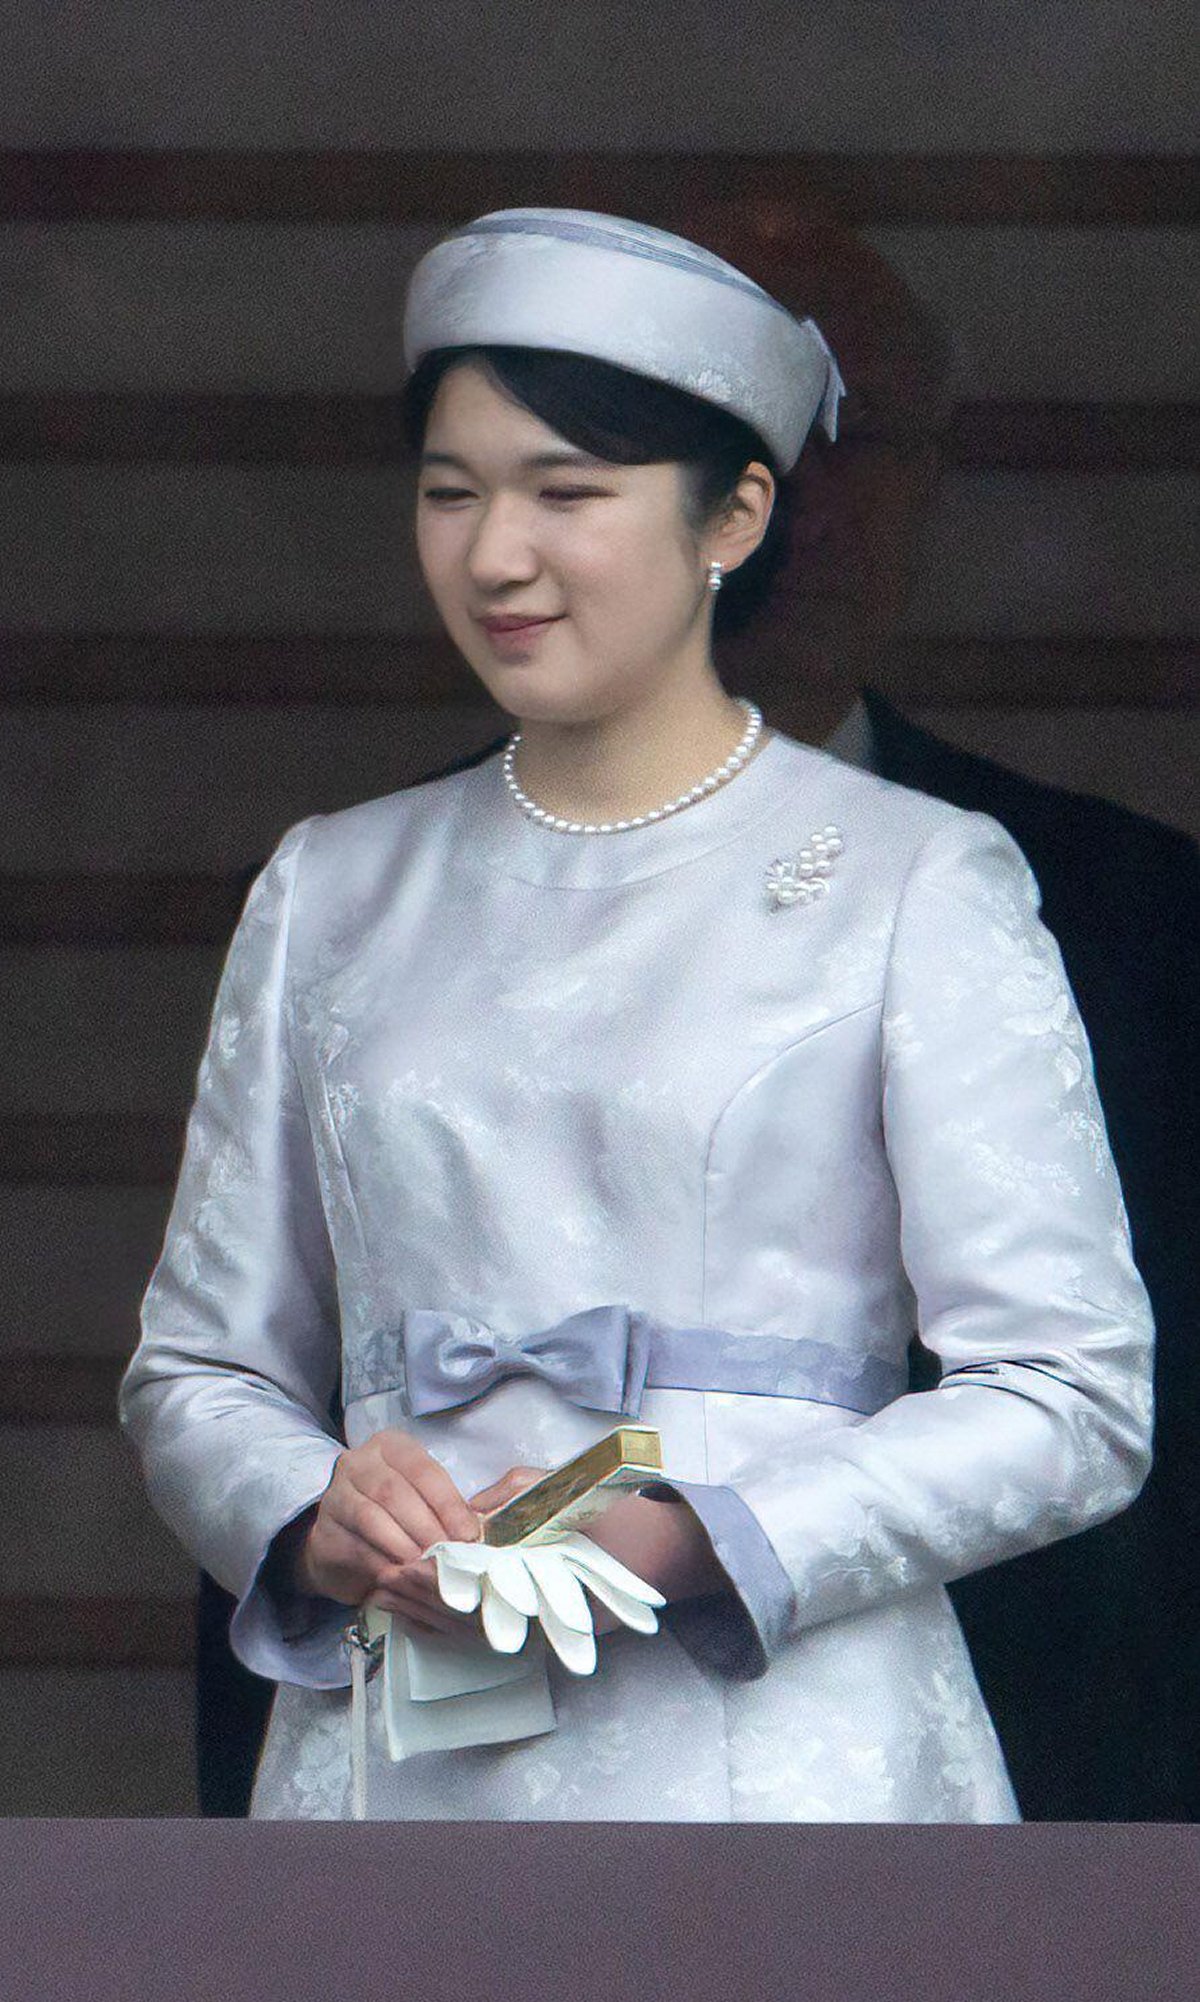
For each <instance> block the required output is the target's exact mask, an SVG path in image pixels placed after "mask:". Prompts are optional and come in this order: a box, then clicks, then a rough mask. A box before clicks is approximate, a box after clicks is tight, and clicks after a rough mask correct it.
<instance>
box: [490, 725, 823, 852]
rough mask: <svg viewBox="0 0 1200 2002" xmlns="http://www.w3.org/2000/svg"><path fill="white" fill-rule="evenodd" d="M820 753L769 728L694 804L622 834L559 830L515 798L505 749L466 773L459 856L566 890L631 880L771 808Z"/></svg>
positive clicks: (726, 835)
mask: <svg viewBox="0 0 1200 2002" xmlns="http://www.w3.org/2000/svg"><path fill="white" fill-rule="evenodd" d="M821 755H822V754H821V753H820V752H816V751H814V750H812V747H810V746H807V745H804V744H801V743H800V742H799V741H798V740H797V739H795V738H792V737H788V736H785V735H784V734H783V732H781V731H779V730H774V729H773V734H772V735H771V737H770V738H769V739H768V741H767V742H766V743H765V744H764V745H763V746H762V749H761V750H759V751H758V752H756V754H755V756H754V757H753V758H751V760H750V762H749V763H748V764H746V765H743V767H742V769H741V771H740V772H737V773H735V775H734V776H733V778H731V779H729V780H728V781H727V782H726V784H725V785H722V786H718V788H717V790H716V791H715V792H712V793H709V794H708V796H707V797H706V798H705V799H701V800H697V801H696V803H695V805H694V806H688V807H683V808H682V809H681V810H680V811H679V812H678V813H673V814H669V815H668V816H667V818H666V819H665V820H656V821H652V822H651V823H650V825H649V826H648V827H630V828H625V829H623V830H622V831H621V832H620V833H619V834H564V833H561V832H559V831H556V830H555V829H553V828H547V827H543V826H542V825H541V823H540V822H538V821H536V820H533V819H531V818H530V816H529V815H528V814H527V813H526V812H524V810H523V809H522V808H521V807H519V806H518V805H517V802H516V801H515V800H514V799H513V797H512V795H511V793H510V792H509V790H508V787H507V785H506V784H505V782H504V772H503V769H502V757H503V752H502V751H497V752H495V753H494V755H493V756H492V757H490V758H487V759H485V760H484V762H483V763H482V764H479V765H475V766H473V767H472V769H471V770H470V771H469V772H468V773H467V774H465V783H464V786H463V796H462V799H463V810H464V824H463V826H462V832H461V845H460V850H459V852H460V855H461V856H462V857H463V858H464V859H465V858H466V857H468V856H470V857H472V858H475V859H476V860H478V861H479V862H480V863H481V864H482V865H483V866H484V867H486V868H488V869H491V870H494V871H496V872H498V873H499V874H501V875H507V876H516V877H519V878H520V879H521V880H522V881H524V882H527V883H543V884H555V885H558V886H559V887H561V888H564V889H591V888H597V887H602V886H604V885H606V884H611V883H630V882H636V881H638V880H639V879H640V878H642V877H645V876H657V875H660V874H662V873H663V872H664V871H665V870H668V869H675V868H678V867H679V866H680V865H681V864H683V863H685V862H690V861H692V860H694V858H695V857H696V856H699V855H704V854H707V853H708V852H709V851H710V850H711V849H714V848H719V847H721V846H723V845H724V843H725V842H727V841H729V840H731V839H732V838H733V837H734V836H735V835H736V834H738V833H740V831H741V830H742V828H744V827H746V826H747V825H749V824H750V823H751V822H752V821H754V820H756V819H757V818H759V817H760V816H761V815H763V814H766V813H769V812H771V811H773V810H774V809H775V808H776V807H777V806H778V805H779V803H780V801H781V800H782V799H783V798H785V797H786V796H787V794H788V793H789V792H790V791H791V790H792V789H793V787H794V786H795V785H796V784H798V783H799V782H800V780H801V778H802V776H803V775H804V772H805V771H806V769H807V762H808V758H809V756H815V757H820V756H821Z"/></svg>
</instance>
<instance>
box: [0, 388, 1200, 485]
mask: <svg viewBox="0 0 1200 2002" xmlns="http://www.w3.org/2000/svg"><path fill="white" fill-rule="evenodd" d="M944 452H945V459H946V463H947V464H948V465H950V466H956V467H960V468H965V469H969V470H971V471H985V470H987V469H988V468H990V467H1002V468H1005V469H1007V470H1010V471H1011V470H1019V471H1030V472H1038V471H1045V470H1050V469H1054V470H1058V471H1064V472H1107V471H1113V472H1176V471H1184V470H1187V469H1188V468H1190V467H1194V466H1196V465H1197V464H1200V403H1107V404H1096V403H1045V402H1019V403H1018V402H1007V403H987V402H985V403H968V404H964V405H963V406H961V407H960V408H959V410H958V411H957V412H956V413H955V415H954V417H953V419H952V421H951V425H950V429H949V432H948V434H947V436H946V438H945V442H944ZM406 457H407V454H406V451H405V447H404V442H403V434H402V426H401V418H400V406H399V401H398V399H397V398H396V397H394V396H374V397H372V396H266V395H259V394H254V395H250V396H233V395H226V396H120V395H67V394H56V395H7V396H0V461H7V462H8V463H10V464H52V465H61V464H68V465H76V464H96V463H99V464H126V463H130V462H141V463H154V464H160V465H163V464H166V465H183V466H201V465H259V466H272V465H291V466H349V465H396V464H401V463H404V462H405V460H406Z"/></svg>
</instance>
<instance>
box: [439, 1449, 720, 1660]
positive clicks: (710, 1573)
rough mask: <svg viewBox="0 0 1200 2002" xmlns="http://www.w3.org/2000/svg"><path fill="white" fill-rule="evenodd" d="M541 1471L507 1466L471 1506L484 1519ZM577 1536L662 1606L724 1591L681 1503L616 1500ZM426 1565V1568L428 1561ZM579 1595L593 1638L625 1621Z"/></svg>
mask: <svg viewBox="0 0 1200 2002" xmlns="http://www.w3.org/2000/svg"><path fill="white" fill-rule="evenodd" d="M545 1471H546V1470H545V1468H544V1467H510V1468H509V1470H508V1472H507V1473H506V1474H504V1475H502V1477H501V1478H500V1480H498V1481H496V1482H495V1483H494V1484H493V1485H492V1486H491V1487H489V1488H481V1489H480V1491H479V1493H478V1494H474V1495H472V1496H471V1506H472V1508H478V1509H481V1510H483V1511H484V1512H485V1513H488V1514H490V1513H491V1511H492V1510H493V1509H497V1508H500V1507H501V1506H502V1504H503V1503H504V1502H506V1501H511V1500H512V1497H513V1496H514V1495H517V1494H520V1493H521V1492H522V1490H523V1489H525V1488H527V1487H528V1486H529V1485H530V1483H531V1482H532V1481H536V1480H539V1479H540V1478H541V1476H542V1474H543V1473H544V1472H545ZM583 1534H584V1535H585V1536H588V1537H590V1538H591V1540H592V1542H593V1543H596V1544H598V1545H599V1546H600V1548H601V1550H607V1551H608V1553H609V1555H610V1556H612V1557H615V1558H617V1559H618V1560H619V1561H620V1562H621V1563H622V1564H627V1565H628V1566H629V1569H630V1570H631V1571H633V1572H635V1573H636V1575H637V1576H638V1577H639V1578H644V1579H645V1581H646V1583H647V1584H648V1585H653V1586H655V1587H656V1588H657V1590H658V1591H660V1592H661V1593H662V1594H663V1597H664V1598H665V1599H667V1600H668V1601H670V1600H671V1599H686V1598H691V1597H693V1596H694V1595H695V1594H698V1593H702V1592H720V1591H724V1590H727V1589H728V1587H729V1583H730V1581H729V1577H728V1574H727V1573H726V1572H725V1571H724V1570H723V1569H722V1567H721V1565H720V1564H719V1563H718V1562H717V1559H716V1557H715V1555H714V1553H713V1548H712V1545H711V1543H710V1542H709V1540H708V1532H707V1530H706V1529H705V1528H704V1525H703V1524H702V1523H701V1522H700V1520H699V1518H698V1517H697V1516H695V1515H693V1513H692V1511H691V1509H690V1508H688V1507H686V1505H684V1504H682V1503H678V1502H662V1501H654V1500H651V1499H650V1497H649V1496H646V1495H622V1496H621V1497H620V1498H619V1499H618V1500H616V1501H613V1502H610V1503H609V1505H608V1507H607V1508H606V1509H605V1511H604V1513H603V1514H602V1515H599V1516H596V1517H595V1518H594V1519H593V1520H592V1521H591V1522H589V1523H588V1524H587V1526H586V1528H585V1529H584V1530H583ZM428 1561H429V1564H430V1568H431V1569H432V1568H433V1560H432V1558H431V1559H429V1560H428ZM434 1590H435V1591H436V1590H437V1585H436V1581H435V1583H434ZM584 1590H585V1592H587V1597H588V1603H589V1605H590V1606H591V1609H592V1623H593V1626H594V1629H595V1631H596V1633H597V1634H608V1633H612V1632H614V1631H615V1629H616V1628H617V1627H623V1626H624V1624H625V1622H624V1621H623V1620H621V1619H618V1617H617V1615H616V1614H615V1613H614V1612H612V1611H610V1609H609V1607H607V1606H606V1605H604V1604H603V1603H602V1601H601V1600H599V1599H597V1598H596V1596H595V1594H594V1593H592V1592H590V1591H588V1589H587V1587H586V1586H584Z"/></svg>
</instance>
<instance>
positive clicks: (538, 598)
mask: <svg viewBox="0 0 1200 2002" xmlns="http://www.w3.org/2000/svg"><path fill="white" fill-rule="evenodd" d="M436 455H442V456H441V457H439V456H436ZM542 455H547V456H549V457H552V458H553V459H554V460H556V461H558V463H554V464H547V463H542V464H538V463H535V462H536V461H537V460H538V459H539V458H540V457H541V456H542ZM447 457H448V458H449V459H450V460H452V461H453V463H447V462H446V459H447ZM682 502H683V470H682V468H681V467H680V466H679V465H678V464H677V463H676V462H674V461H670V462H667V463H665V464H658V465H649V466H619V465H613V464H611V463H610V462H608V461H606V460H600V459H589V458H588V457H587V456H586V455H585V454H581V453H580V452H579V451H578V449H577V448H576V447H575V446H573V445H571V444H570V443H569V441H568V440H566V439H564V438H563V437H561V436H560V435H559V434H558V433H557V432H556V431H552V430H551V429H550V428H549V426H548V425H546V424H543V423H542V422H541V420H540V419H539V418H537V417H535V416H533V415H532V413H531V412H530V411H528V410H526V409H524V408H523V407H522V406H521V405H520V404H518V403H514V402H513V401H512V400H511V399H510V398H509V397H508V396H507V395H506V394H505V393H504V392H503V391H502V390H500V389H499V388H498V387H496V385H495V384H494V382H493V380H492V378H491V376H490V375H489V374H487V373H486V372H485V370H484V369H483V368H482V367H481V366H479V365H478V364H477V363H459V364H458V365H457V366H455V367H453V368H451V369H450V370H448V371H447V373H446V374H445V375H444V376H443V378H442V380H441V382H440V383H439V385H438V390H437V395H436V397H435V400H434V403H433V406H432V409H431V411H430V414H429V422H428V425H427V428H426V435H425V450H424V455H423V457H422V462H421V475H420V483H419V486H418V498H417V552H418V555H419V558H420V563H421V569H422V572H423V574H424V577H425V581H426V584H427V585H428V587H429V591H430V593H431V595H432V597H433V599H434V602H435V604H436V606H437V609H438V611H439V613H440V615H441V617H442V620H443V622H444V624H445V627H446V630H447V632H448V633H449V635H450V638H451V639H452V640H453V642H454V644H455V645H456V646H457V647H458V648H459V650H460V652H461V653H462V654H463V656H464V658H465V659H466V660H467V662H468V663H469V665H470V666H471V667H472V668H473V670H474V672H475V673H476V674H477V675H478V676H479V679H480V680H481V681H482V682H483V684H484V686H485V687H486V688H487V690H488V692H489V694H490V695H491V696H492V697H493V698H494V700H495V701H496V702H498V703H499V704H500V705H501V707H503V708H504V709H506V710H508V711H509V712H510V714H512V715H514V716H518V717H528V718H530V719H537V718H542V719H548V720H554V721H563V722H573V721H574V722H582V721H588V720H591V719H595V718H599V717H602V716H606V715H609V714H611V713H612V712H613V711H614V710H616V709H619V708H621V707H623V706H625V705H626V704H627V703H628V702H629V701H630V700H636V698H637V697H638V695H639V694H640V693H641V692H643V691H644V690H646V689H648V687H649V686H650V684H651V683H655V684H657V683H658V681H659V679H660V677H663V676H665V675H668V674H670V673H671V672H672V671H673V670H674V669H675V668H680V669H686V667H687V664H688V663H689V661H691V660H692V659H695V661H696V662H697V663H701V664H702V663H704V662H706V661H707V659H708V628H709V623H710V621H709V615H708V610H707V605H708V593H707V590H706V584H707V563H708V560H709V554H710V552H709V551H708V550H707V549H697V548H696V547H695V544H694V541H693V539H692V538H691V537H690V535H689V533H688V529H687V526H686V523H685V520H684V516H683V510H682ZM711 553H712V554H715V555H720V554H721V553H722V552H721V550H720V548H719V546H718V545H717V544H716V543H714V548H713V551H712V552H711ZM505 616H522V617H540V618H547V619H551V620H553V622H554V623H552V624H549V625H545V626H542V627H540V628H538V629H537V630H535V631H534V632H532V633H530V634H525V635H520V634H518V635H516V636H514V637H513V638H511V639H509V640H507V641H503V640H500V639H498V638H496V637H494V636H493V635H492V634H490V633H489V632H488V630H487V628H486V626H485V625H484V624H483V623H482V621H483V620H485V619H487V618H494V617H505Z"/></svg>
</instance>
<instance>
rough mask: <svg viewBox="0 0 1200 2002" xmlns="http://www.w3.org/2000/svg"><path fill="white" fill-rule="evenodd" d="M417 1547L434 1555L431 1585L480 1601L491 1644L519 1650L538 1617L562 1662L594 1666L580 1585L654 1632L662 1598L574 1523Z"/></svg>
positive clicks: (454, 1598)
mask: <svg viewBox="0 0 1200 2002" xmlns="http://www.w3.org/2000/svg"><path fill="white" fill-rule="evenodd" d="M421 1554H422V1556H424V1557H433V1558H434V1559H435V1560H436V1563H437V1581H438V1591H439V1592H440V1593H441V1595H442V1598H443V1599H444V1601H445V1603H446V1604H447V1605H448V1606H452V1607H454V1609H455V1611H456V1612H460V1613H473V1612H474V1611H475V1609H476V1607H478V1606H480V1605H482V1608H483V1630H484V1633H485V1634H486V1636H487V1639H488V1641H489V1642H490V1644H491V1646H492V1647H493V1648H496V1649H497V1650H498V1651H499V1652H500V1653H501V1654H516V1653H518V1652H519V1650H520V1649H521V1648H522V1647H523V1646H524V1644H525V1636H526V1634H527V1633H528V1631H529V1622H530V1620H531V1619H538V1620H540V1621H541V1625H542V1630H543V1632H544V1633H545V1636H546V1639H547V1640H548V1641H549V1643H550V1645H551V1647H552V1648H553V1649H554V1652H555V1654H556V1655H557V1656H558V1658H559V1660H560V1661H561V1662H562V1664H563V1667H564V1668H569V1669H570V1670H572V1672H573V1673H574V1674H576V1675H591V1674H592V1673H593V1672H594V1670H595V1667H596V1635H595V1629H594V1627H593V1624H592V1612H591V1608H590V1606H589V1605H588V1602H587V1598H586V1596H585V1594H584V1591H583V1586H584V1585H586V1586H588V1588H589V1589H590V1590H591V1591H592V1592H594V1593H595V1595H596V1597H597V1598H598V1599H599V1600H600V1601H601V1603H602V1604H603V1605H605V1606H607V1607H608V1609H609V1611H610V1612H613V1613H615V1614H616V1615H617V1618H618V1619H619V1620H622V1621H623V1622H624V1624H625V1625H626V1626H627V1627H634V1628H635V1629H636V1630H637V1632H638V1633H643V1634H653V1633H657V1632H658V1620H657V1618H656V1617H655V1615H654V1612H653V1611H652V1608H653V1607H655V1606H665V1605H666V1603H667V1602H666V1600H665V1599H664V1597H663V1595H662V1593H661V1592H659V1591H657V1590H656V1589H655V1587H654V1586H653V1585H648V1584H647V1583H646V1581H645V1579H644V1578H639V1577H638V1576H637V1574H636V1573H635V1572H633V1571H630V1570H629V1569H628V1567H627V1566H626V1565H624V1564H622V1563H620V1562H619V1560H618V1559H617V1558H615V1557H613V1556H612V1555H610V1553H609V1552H608V1551H607V1550H602V1549H601V1548H600V1545H599V1544H598V1543H593V1541H592V1539H591V1537H590V1536H582V1535H580V1533H579V1531H578V1530H557V1531H555V1530H545V1531H537V1532H535V1534H534V1536H533V1537H530V1538H527V1539H526V1540H525V1542H523V1543H511V1544H505V1545H503V1546H499V1545H498V1546H493V1545H491V1544H486V1543H454V1542H449V1541H446V1542H441V1543H434V1544H431V1545H430V1546H429V1549H428V1550H425V1551H423V1552H422V1553H421ZM581 1580H582V1583H581V1582H580V1581H581Z"/></svg>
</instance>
